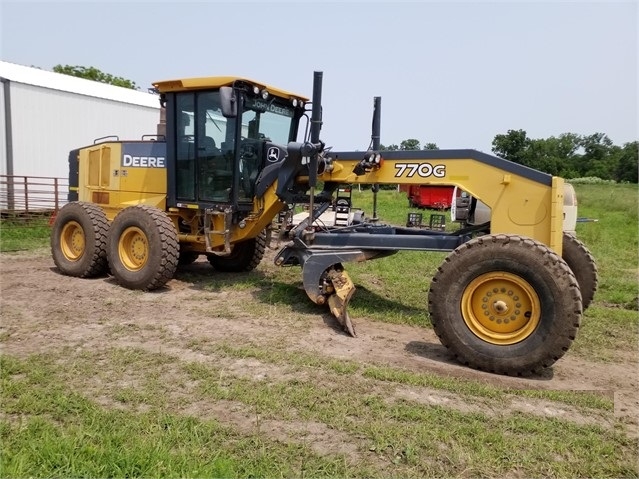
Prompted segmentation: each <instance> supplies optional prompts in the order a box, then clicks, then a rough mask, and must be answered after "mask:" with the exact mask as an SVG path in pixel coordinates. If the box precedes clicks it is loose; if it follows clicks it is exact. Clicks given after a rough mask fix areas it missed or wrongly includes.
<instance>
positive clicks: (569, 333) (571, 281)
mask: <svg viewBox="0 0 639 479" xmlns="http://www.w3.org/2000/svg"><path fill="white" fill-rule="evenodd" d="M491 276H494V278H495V281H496V282H497V281H501V280H502V279H501V278H502V277H503V278H508V279H506V280H504V281H512V283H509V284H512V285H514V286H515V287H517V286H518V285H520V284H521V285H526V287H529V288H530V290H529V293H530V297H532V298H534V299H535V300H536V301H537V303H538V304H537V306H532V303H531V306H530V309H531V310H532V311H530V312H524V314H523V315H521V313H522V312H523V311H518V310H516V309H517V307H519V304H517V305H516V306H515V305H514V304H512V308H511V312H514V313H518V314H519V315H520V316H518V317H517V321H519V320H521V321H522V323H520V324H522V325H524V324H528V325H529V329H525V328H521V327H520V329H518V330H517V332H516V333H515V335H518V334H520V335H521V337H519V336H517V337H514V338H513V339H511V341H512V342H511V343H506V342H504V343H502V344H498V341H497V340H494V339H493V337H490V340H486V339H485V338H482V337H480V334H478V333H476V332H473V330H472V329H471V325H474V324H476V323H473V322H472V318H477V322H481V321H484V322H487V324H488V325H489V326H488V328H493V327H494V328H495V329H497V328H499V327H502V326H493V325H494V323H491V322H488V321H487V319H486V318H485V317H482V315H483V314H486V313H485V312H484V310H483V309H482V308H484V306H483V302H485V301H486V300H488V303H489V304H488V306H489V308H491V307H495V306H496V305H497V303H498V302H501V303H502V304H504V301H510V300H512V299H513V298H514V299H515V300H518V297H517V296H516V295H515V296H511V297H508V296H505V295H506V293H507V294H508V295H511V294H512V291H511V290H510V288H506V289H501V290H500V292H496V293H493V291H495V289H492V290H491V289H485V290H480V288H479V287H477V286H476V285H478V284H481V280H482V278H485V277H491ZM486 284H488V283H486ZM482 287H483V286H482ZM491 287H492V286H491ZM473 288H476V289H473ZM513 289H515V288H513ZM472 291H477V292H480V291H481V293H480V294H478V295H474V296H473V295H470V294H469V293H470V292H472ZM484 291H487V292H484ZM515 291H516V289H515ZM493 294H494V295H495V297H494V298H486V297H491V296H492V295H493ZM481 295H484V296H483V297H482V296H481ZM499 295H501V296H499ZM498 297H500V298H501V297H505V298H506V299H505V300H504V301H497V298H498ZM469 298H470V299H472V301H471V302H464V301H468V299H469ZM485 298H486V299H485ZM493 300H494V301H493ZM490 301H493V303H490ZM522 302H524V301H522ZM508 304H511V303H508ZM468 305H472V306H471V307H472V308H476V309H473V310H472V311H471V312H468V310H469V309H470V308H469V307H468ZM464 308H465V309H464ZM526 308H527V307H526V306H524V307H523V308H521V309H526ZM428 310H429V313H430V319H431V322H432V324H433V328H434V330H435V332H436V333H437V336H439V338H440V340H441V342H442V344H443V345H444V346H446V347H447V348H449V349H450V351H451V352H452V353H453V354H454V355H455V357H456V358H457V359H458V360H459V361H460V362H461V363H463V364H465V365H468V366H470V367H472V368H475V369H481V370H484V371H489V372H493V373H498V374H509V375H529V374H533V373H538V372H540V371H541V370H543V369H544V368H547V367H549V366H551V365H552V364H553V363H555V361H557V360H558V359H559V358H561V357H562V356H563V355H564V354H565V353H566V351H568V349H569V347H570V345H571V343H572V341H573V340H574V339H575V336H576V334H577V331H578V329H579V325H580V322H581V316H582V305H581V293H580V291H579V285H578V283H577V279H576V278H575V276H574V274H573V273H572V271H571V270H570V268H569V267H568V265H567V264H566V262H565V261H564V260H563V259H561V258H560V257H559V256H558V255H557V254H556V253H554V252H553V251H552V250H551V249H550V248H548V247H547V246H545V245H544V244H542V243H540V242H538V241H535V240H533V239H530V238H525V237H520V236H515V235H503V234H502V235H485V236H480V237H478V238H475V239H472V240H470V241H468V242H467V243H464V244H463V245H461V246H459V247H458V248H457V249H455V250H454V251H452V252H451V253H450V254H449V255H448V257H446V259H445V260H444V262H443V263H442V265H441V266H440V267H439V269H438V271H437V273H436V274H435V277H434V278H433V280H432V283H431V287H430V292H429V295H428ZM474 311H478V312H477V314H476V315H475V314H474ZM489 311H490V312H489V315H490V317H491V321H493V317H492V314H493V313H492V310H490V309H489ZM479 312H481V313H482V314H481V315H480V314H479ZM507 314H510V313H507ZM495 315H497V313H495ZM487 316H488V315H487ZM526 318H527V319H526ZM530 318H537V320H535V321H531V319H530ZM498 319H499V318H498ZM507 319H510V318H507ZM496 322H500V321H496ZM503 323H504V324H507V321H506V319H504V320H503ZM500 324H501V323H500ZM512 325H515V321H513V322H512ZM473 327H475V328H477V327H476V326H473ZM511 327H512V326H511ZM480 333H481V331H480Z"/></svg>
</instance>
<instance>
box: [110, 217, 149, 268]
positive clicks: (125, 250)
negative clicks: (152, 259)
mask: <svg viewBox="0 0 639 479" xmlns="http://www.w3.org/2000/svg"><path fill="white" fill-rule="evenodd" d="M118 254H119V255H120V261H121V262H122V264H123V265H124V267H125V268H126V269H128V270H129V271H139V270H140V269H142V268H143V267H144V265H145V264H146V262H147V261H148V259H149V240H148V239H147V237H146V235H145V234H144V232H143V231H142V230H141V229H140V228H138V227H136V226H131V227H129V228H127V229H125V230H124V232H123V233H122V235H121V236H120V241H119V243H118Z"/></svg>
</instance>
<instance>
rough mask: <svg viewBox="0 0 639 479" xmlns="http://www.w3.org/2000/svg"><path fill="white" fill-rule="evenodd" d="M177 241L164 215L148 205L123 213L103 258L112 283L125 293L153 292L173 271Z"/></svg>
mask: <svg viewBox="0 0 639 479" xmlns="http://www.w3.org/2000/svg"><path fill="white" fill-rule="evenodd" d="M178 251H179V244H178V237H177V232H176V230H175V228H174V226H173V223H172V222H171V220H170V219H169V217H168V216H167V215H166V213H165V212H164V211H162V210H160V209H158V208H155V207H153V206H148V205H136V206H130V207H128V208H125V209H123V210H122V211H120V212H119V213H118V215H117V216H116V217H115V219H114V220H113V223H112V224H111V228H110V229H109V234H108V236H107V258H108V260H109V267H110V268H111V273H112V274H113V276H114V277H115V279H116V281H117V282H118V283H119V284H120V285H122V286H124V287H126V288H129V289H141V290H146V291H149V290H153V289H157V288H159V287H161V286H163V285H164V284H166V283H167V282H168V281H169V280H170V279H171V278H173V275H174V274H175V270H176V269H177V264H178V256H179V254H178Z"/></svg>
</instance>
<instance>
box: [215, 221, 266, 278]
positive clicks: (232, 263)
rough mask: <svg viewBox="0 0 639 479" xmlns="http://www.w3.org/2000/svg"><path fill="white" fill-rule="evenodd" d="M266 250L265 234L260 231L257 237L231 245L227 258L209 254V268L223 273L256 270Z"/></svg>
mask: <svg viewBox="0 0 639 479" xmlns="http://www.w3.org/2000/svg"><path fill="white" fill-rule="evenodd" d="M265 250H266V232H265V231H262V232H261V233H260V234H259V235H258V236H257V237H255V238H252V239H250V240H246V241H242V242H241V243H237V244H235V245H233V250H232V251H231V254H230V255H228V256H217V255H214V254H209V255H208V259H209V263H210V264H211V266H213V267H214V268H215V269H216V270H218V271H222V272H225V273H240V272H244V271H252V270H254V269H255V268H257V265H258V264H260V261H262V258H263V257H264V251H265Z"/></svg>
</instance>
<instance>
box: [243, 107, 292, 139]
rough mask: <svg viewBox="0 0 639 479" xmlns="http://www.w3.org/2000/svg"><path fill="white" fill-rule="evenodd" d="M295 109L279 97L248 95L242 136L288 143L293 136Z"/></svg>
mask: <svg viewBox="0 0 639 479" xmlns="http://www.w3.org/2000/svg"><path fill="white" fill-rule="evenodd" d="M294 117H295V109H294V108H293V107H292V106H291V105H290V104H288V103H286V102H285V101H283V100H280V99H278V98H272V99H267V100H263V99H261V98H251V97H246V98H245V99H244V111H243V112H242V136H243V137H244V138H252V139H256V140H259V139H267V140H269V141H271V142H273V143H278V144H280V145H286V144H288V142H289V141H293V140H294V139H295V138H294V137H293V136H292V135H293V134H294V133H295V131H294V129H293V120H294Z"/></svg>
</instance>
